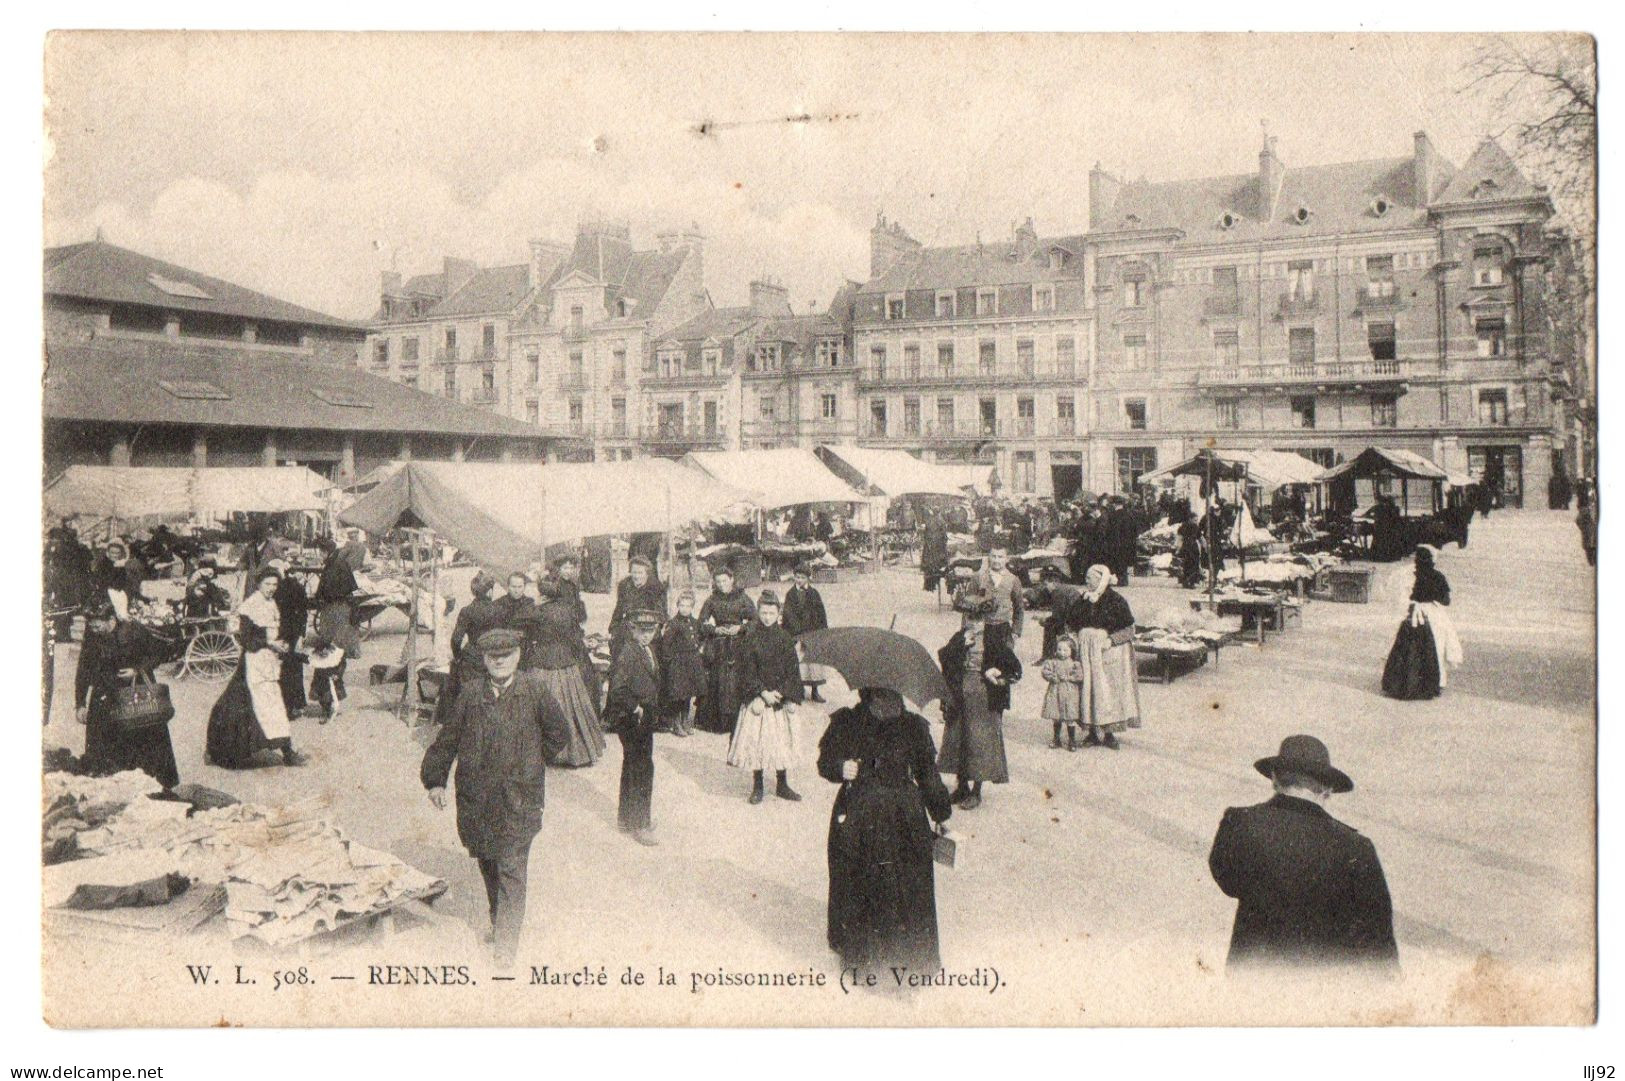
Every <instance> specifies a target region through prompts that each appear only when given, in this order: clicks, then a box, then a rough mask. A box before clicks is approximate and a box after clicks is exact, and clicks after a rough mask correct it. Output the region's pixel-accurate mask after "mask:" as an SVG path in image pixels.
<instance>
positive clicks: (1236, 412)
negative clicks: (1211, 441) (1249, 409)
mask: <svg viewBox="0 0 1625 1081" xmlns="http://www.w3.org/2000/svg"><path fill="white" fill-rule="evenodd" d="M1240 406H1241V403H1240V402H1239V401H1237V400H1236V399H1235V398H1218V399H1216V400H1215V401H1214V402H1213V410H1214V418H1213V422H1214V424H1216V425H1217V426H1218V427H1219V428H1222V429H1227V430H1231V431H1233V430H1235V429H1237V428H1240V427H1241V409H1240Z"/></svg>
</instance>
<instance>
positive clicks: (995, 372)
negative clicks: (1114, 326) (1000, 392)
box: [858, 361, 1082, 386]
mask: <svg viewBox="0 0 1625 1081" xmlns="http://www.w3.org/2000/svg"><path fill="white" fill-rule="evenodd" d="M1055 380H1060V381H1062V382H1081V381H1082V377H1081V376H1080V375H1079V372H1078V366H1077V364H1076V363H1073V364H1057V363H1049V364H1037V363H1033V364H1023V363H1021V362H1019V361H1017V362H1015V363H1008V364H992V365H984V364H963V365H955V366H954V367H953V368H948V369H945V368H942V367H940V366H928V367H925V368H922V369H919V370H917V371H916V370H911V369H908V368H891V367H887V368H884V369H877V368H869V367H866V368H859V369H858V382H859V383H861V384H864V385H866V386H880V385H883V386H904V385H909V384H912V385H916V386H941V385H944V384H966V385H970V384H980V385H987V384H992V383H1010V384H1021V383H1033V382H1039V381H1046V382H1048V381H1055Z"/></svg>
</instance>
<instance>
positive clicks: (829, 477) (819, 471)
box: [640, 447, 869, 510]
mask: <svg viewBox="0 0 1625 1081" xmlns="http://www.w3.org/2000/svg"><path fill="white" fill-rule="evenodd" d="M640 464H642V463H640ZM683 464H684V465H687V466H691V467H692V468H693V469H694V470H696V471H699V472H702V473H704V474H706V475H707V476H710V477H712V478H713V479H715V480H718V481H720V482H722V483H723V484H726V485H729V486H730V487H733V488H735V489H738V490H741V491H745V492H749V493H750V499H751V502H752V503H754V504H755V505H756V506H758V507H760V508H762V509H763V510H777V509H779V508H780V507H795V506H800V505H802V504H805V503H867V502H868V501H869V500H868V499H867V498H866V497H865V496H864V495H863V493H861V492H859V491H857V490H856V489H854V488H853V487H852V486H851V485H849V484H847V483H846V482H845V481H844V480H842V479H841V478H840V477H837V476H836V475H835V474H834V473H832V472H830V470H829V467H828V466H826V465H825V464H824V463H823V462H821V461H819V460H818V455H816V454H814V453H813V452H812V451H810V450H806V449H804V448H800V447H784V448H781V449H778V450H733V451H693V452H691V453H689V454H687V455H685V456H684V457H683Z"/></svg>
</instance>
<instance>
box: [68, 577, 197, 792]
mask: <svg viewBox="0 0 1625 1081" xmlns="http://www.w3.org/2000/svg"><path fill="white" fill-rule="evenodd" d="M153 645H154V643H153V642H152V641H151V639H150V637H148V633H147V632H146V631H145V630H144V629H143V628H142V627H140V626H139V625H137V624H134V623H124V622H119V621H118V620H116V619H114V618H113V609H112V606H111V605H110V604H106V603H104V604H102V605H101V606H99V608H98V609H97V610H96V611H95V612H94V613H93V614H92V615H91V616H90V617H89V618H87V620H86V621H85V641H84V644H83V645H82V646H81V647H80V650H79V668H78V672H77V675H76V676H75V678H74V697H73V702H74V706H75V707H76V708H75V714H76V715H77V716H78V718H79V722H80V723H81V724H83V725H84V726H85V755H84V764H85V767H86V768H87V769H88V770H89V771H90V772H91V773H95V774H107V773H118V772H120V771H122V770H127V769H138V770H141V771H142V772H144V773H146V774H148V775H149V776H151V777H152V778H153V779H154V780H156V781H157V782H158V783H159V784H161V785H163V786H164V787H165V788H174V787H175V786H176V785H177V784H179V783H180V780H181V774H180V769H179V767H177V766H176V765H175V748H174V745H173V744H172V743H171V742H170V739H169V726H168V725H167V724H158V725H151V726H149V727H146V728H140V729H135V730H133V731H129V730H126V729H124V728H122V727H120V725H119V724H118V722H116V721H115V720H113V716H112V709H113V695H114V693H115V692H116V691H117V690H118V689H119V688H120V687H128V686H129V685H130V684H131V683H132V682H134V681H135V680H136V679H137V678H138V677H140V676H145V677H146V678H148V679H151V678H152V669H153V666H154V664H156V663H157V661H158V660H159V658H158V656H157V655H156V653H155V651H154V649H153Z"/></svg>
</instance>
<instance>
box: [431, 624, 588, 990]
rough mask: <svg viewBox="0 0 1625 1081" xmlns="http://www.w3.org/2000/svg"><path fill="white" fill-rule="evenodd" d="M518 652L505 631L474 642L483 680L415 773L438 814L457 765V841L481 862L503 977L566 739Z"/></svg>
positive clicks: (466, 689)
mask: <svg viewBox="0 0 1625 1081" xmlns="http://www.w3.org/2000/svg"><path fill="white" fill-rule="evenodd" d="M522 645H523V638H522V636H521V635H520V634H519V632H517V631H515V630H513V629H512V628H508V627H498V628H495V629H493V630H488V631H486V632H485V633H484V634H482V635H480V638H479V641H478V643H477V644H476V648H478V649H479V651H480V654H481V657H482V660H483V662H484V666H485V672H484V675H483V676H478V677H476V678H474V679H472V680H470V681H469V682H468V683H466V684H464V685H463V687H462V689H461V690H460V691H459V692H458V695H457V701H456V704H455V705H453V706H452V708H451V711H450V713H449V714H448V715H447V717H446V723H445V725H444V726H443V727H442V728H441V729H440V734H439V735H438V736H436V737H435V741H434V743H433V744H431V745H430V747H429V750H428V752H427V753H425V754H424V756H423V768H422V771H421V776H422V780H423V787H424V788H426V789H428V790H429V801H430V802H431V803H433V804H434V805H435V806H436V807H437V808H441V809H444V808H445V806H446V779H447V776H448V775H449V774H450V772H451V768H452V763H453V761H455V762H456V763H457V836H458V838H459V839H460V840H461V841H462V842H463V846H464V847H465V848H467V849H468V854H469V855H470V856H473V857H474V859H475V860H477V861H478V862H479V865H480V876H481V877H482V878H484V880H485V896H486V900H487V902H489V904H490V909H491V939H492V942H493V944H494V949H493V957H494V959H495V961H496V963H497V964H498V965H499V966H501V967H504V968H506V967H509V966H511V965H512V964H513V962H514V957H515V955H516V954H517V953H518V950H519V936H520V933H521V931H522V930H523V928H524V921H525V883H526V878H527V875H528V873H529V865H530V844H531V841H532V840H533V839H534V838H535V836H536V834H537V832H538V831H540V830H541V828H542V804H543V802H544V799H543V796H544V782H545V776H546V773H547V763H548V761H549V760H551V759H552V758H553V757H554V756H556V755H558V754H560V753H562V752H563V751H564V749H565V747H566V745H567V744H568V743H569V740H570V733H569V729H568V726H567V725H566V722H565V719H564V714H563V713H562V712H561V711H560V709H559V707H558V703H556V702H555V701H554V700H553V698H552V696H551V695H550V694H549V693H548V691H547V687H546V686H545V685H544V684H543V683H542V679H541V677H540V676H539V675H537V674H536V673H535V672H528V671H527V672H521V671H520V670H519V655H520V647H521V646H522Z"/></svg>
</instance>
